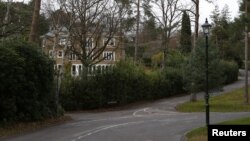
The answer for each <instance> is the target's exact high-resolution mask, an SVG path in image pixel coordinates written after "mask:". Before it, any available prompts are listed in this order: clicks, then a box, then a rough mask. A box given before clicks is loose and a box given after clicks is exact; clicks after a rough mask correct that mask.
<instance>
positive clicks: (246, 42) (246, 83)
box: [244, 0, 249, 104]
mask: <svg viewBox="0 0 250 141" xmlns="http://www.w3.org/2000/svg"><path fill="white" fill-rule="evenodd" d="M247 7H248V0H245V18H246V19H247V12H248V9H247ZM244 95H245V103H246V104H248V103H249V98H248V22H246V23H245V94H244Z"/></svg>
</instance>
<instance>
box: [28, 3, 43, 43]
mask: <svg viewBox="0 0 250 141" xmlns="http://www.w3.org/2000/svg"><path fill="white" fill-rule="evenodd" d="M40 6H41V0H35V6H34V12H33V16H32V24H31V28H30V35H29V42H32V43H35V42H36V41H37V36H38V35H37V32H38V21H39V12H40Z"/></svg>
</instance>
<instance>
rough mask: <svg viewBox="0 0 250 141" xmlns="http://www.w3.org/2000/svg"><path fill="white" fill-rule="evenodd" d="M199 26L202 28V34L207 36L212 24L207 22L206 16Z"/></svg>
mask: <svg viewBox="0 0 250 141" xmlns="http://www.w3.org/2000/svg"><path fill="white" fill-rule="evenodd" d="M201 27H202V29H203V33H204V35H206V36H207V35H208V34H209V32H210V28H211V27H212V25H211V24H209V23H208V21H207V18H206V21H205V23H204V24H203V25H202V26H201Z"/></svg>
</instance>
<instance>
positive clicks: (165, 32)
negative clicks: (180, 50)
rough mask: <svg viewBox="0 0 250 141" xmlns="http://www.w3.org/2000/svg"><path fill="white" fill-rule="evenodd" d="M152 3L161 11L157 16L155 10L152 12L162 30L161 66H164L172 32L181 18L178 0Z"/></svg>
mask: <svg viewBox="0 0 250 141" xmlns="http://www.w3.org/2000/svg"><path fill="white" fill-rule="evenodd" d="M152 3H153V4H155V5H156V6H157V7H158V8H159V10H160V12H161V16H157V14H156V13H155V12H152V13H153V15H154V16H155V18H156V19H157V21H158V23H159V25H160V28H161V30H162V49H163V52H164V57H163V64H162V67H163V68H164V67H165V64H166V63H165V61H166V59H167V51H168V48H169V42H170V39H171V37H172V36H173V33H175V32H176V31H177V29H178V27H179V24H180V20H181V11H180V10H179V9H180V8H179V0H154V1H152Z"/></svg>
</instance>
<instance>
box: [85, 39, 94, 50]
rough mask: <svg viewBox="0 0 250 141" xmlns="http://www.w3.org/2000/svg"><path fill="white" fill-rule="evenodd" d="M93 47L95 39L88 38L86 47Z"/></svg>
mask: <svg viewBox="0 0 250 141" xmlns="http://www.w3.org/2000/svg"><path fill="white" fill-rule="evenodd" d="M92 46H93V38H87V39H86V47H87V48H92Z"/></svg>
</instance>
